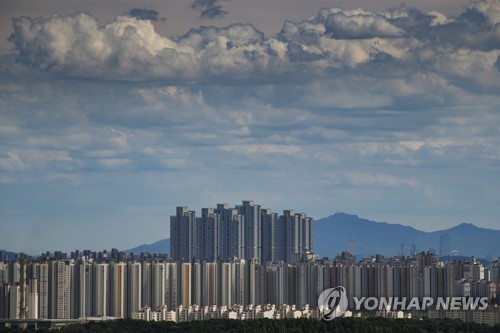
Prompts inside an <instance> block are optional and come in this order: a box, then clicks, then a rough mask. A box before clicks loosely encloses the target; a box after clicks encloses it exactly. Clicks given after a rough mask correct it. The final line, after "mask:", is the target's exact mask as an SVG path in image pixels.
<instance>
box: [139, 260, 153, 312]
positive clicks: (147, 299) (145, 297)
mask: <svg viewBox="0 0 500 333" xmlns="http://www.w3.org/2000/svg"><path fill="white" fill-rule="evenodd" d="M151 282H152V277H151V263H150V262H143V263H142V265H141V293H142V295H141V304H142V306H151V303H152V302H151V296H152V294H151V287H152V285H151Z"/></svg>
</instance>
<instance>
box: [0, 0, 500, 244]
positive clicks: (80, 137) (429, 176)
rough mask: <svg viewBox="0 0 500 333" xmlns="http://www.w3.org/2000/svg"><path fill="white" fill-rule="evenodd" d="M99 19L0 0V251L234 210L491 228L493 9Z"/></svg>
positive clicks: (301, 7) (324, 8)
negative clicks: (246, 203)
mask: <svg viewBox="0 0 500 333" xmlns="http://www.w3.org/2000/svg"><path fill="white" fill-rule="evenodd" d="M110 4H111V3H108V2H102V1H97V0H95V1H94V0H89V1H74V0H72V1H67V0H65V1H59V0H57V1H56V0H50V1H48V0H41V1H25V0H22V1H14V0H8V1H2V2H1V4H0V38H1V41H0V54H1V56H0V221H1V226H2V228H1V232H0V248H5V249H9V250H13V251H26V252H29V253H34V254H36V253H39V252H42V251H46V250H58V249H59V250H64V251H70V250H72V249H95V250H98V249H104V248H111V247H117V248H120V249H126V248H130V247H133V246H135V245H139V244H142V243H151V242H154V241H156V240H159V239H161V238H165V237H168V233H169V216H170V215H171V214H174V212H175V207H176V206H179V205H187V206H189V207H190V208H191V209H193V210H196V211H197V212H200V210H201V207H212V206H215V204H217V203H222V202H227V203H229V204H231V205H235V204H239V203H240V202H241V200H248V199H253V200H254V201H255V202H256V203H258V204H261V205H262V206H263V207H269V208H272V209H273V210H275V211H281V210H282V209H295V210H297V211H301V212H305V213H307V214H308V215H309V216H312V217H314V218H321V217H325V216H328V215H330V214H333V213H335V212H336V211H343V212H348V213H353V214H358V215H360V216H362V217H364V218H369V219H374V220H379V221H387V222H393V223H401V224H405V225H411V226H413V227H415V228H418V229H421V230H438V229H445V228H448V227H451V226H454V225H456V224H459V223H462V222H471V223H474V224H476V225H478V226H481V227H486V228H493V229H498V216H499V215H500V202H499V198H500V177H499V160H500V148H499V147H500V145H499V143H500V135H499V133H500V115H499V111H498V107H499V105H500V95H499V91H500V76H499V70H500V47H499V45H500V33H499V32H500V2H499V1H498V0H496V1H495V0H488V1H480V2H473V3H469V2H466V1H439V2H436V1H406V4H405V5H401V4H400V3H399V2H398V1H390V0H387V1H368V0H366V1H363V0H359V1H323V0H317V1H307V2H305V1H295V0H293V1H292V0H286V1H285V0H273V1H263V0H262V1H261V0H258V1H256V2H249V1H243V0H229V1H201V0H198V1H195V2H194V1H188V0H183V1H181V0H175V1H167V2H165V1H149V2H137V1H128V0H124V1H116V2H113V3H112V5H110Z"/></svg>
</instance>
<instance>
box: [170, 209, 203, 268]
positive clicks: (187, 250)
mask: <svg viewBox="0 0 500 333" xmlns="http://www.w3.org/2000/svg"><path fill="white" fill-rule="evenodd" d="M196 241H197V237H196V216H195V212H193V211H189V209H188V208H187V207H177V210H176V215H175V216H171V217H170V255H171V257H172V258H174V259H176V260H183V261H191V260H192V259H193V258H194V257H195V247H197V245H198V244H197V243H195V242H196Z"/></svg>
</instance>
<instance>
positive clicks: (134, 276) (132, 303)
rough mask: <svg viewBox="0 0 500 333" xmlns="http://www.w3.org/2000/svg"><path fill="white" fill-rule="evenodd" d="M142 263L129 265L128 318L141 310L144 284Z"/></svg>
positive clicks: (130, 263)
mask: <svg viewBox="0 0 500 333" xmlns="http://www.w3.org/2000/svg"><path fill="white" fill-rule="evenodd" d="M141 278H142V274H141V263H140V262H129V263H127V317H130V316H131V314H132V313H133V312H137V311H139V310H140V309H141V307H142V304H141V300H142V283H141Z"/></svg>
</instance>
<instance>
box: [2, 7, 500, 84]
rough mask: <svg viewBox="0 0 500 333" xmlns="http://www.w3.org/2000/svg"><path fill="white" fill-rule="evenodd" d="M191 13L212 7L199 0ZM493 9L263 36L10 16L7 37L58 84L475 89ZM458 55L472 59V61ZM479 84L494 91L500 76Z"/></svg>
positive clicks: (327, 16) (331, 17)
mask: <svg viewBox="0 0 500 333" xmlns="http://www.w3.org/2000/svg"><path fill="white" fill-rule="evenodd" d="M192 6H193V8H206V7H210V6H212V7H213V6H215V7H217V6H218V5H217V1H211V0H210V1H209V0H206V1H205V0H204V1H201V0H200V1H196V2H195V3H193V5H192ZM499 8H500V5H499V3H498V0H483V1H480V2H475V3H473V4H471V5H470V6H469V7H468V8H467V9H466V10H465V11H464V13H462V14H461V15H460V16H459V17H458V18H456V19H448V18H447V17H446V16H444V15H443V14H441V13H437V12H431V13H428V14H426V13H422V12H420V11H418V10H416V9H412V8H406V7H397V8H394V9H392V10H388V11H385V12H380V13H372V12H369V11H365V10H362V9H356V10H343V9H341V8H336V7H334V8H330V9H322V10H320V11H319V12H318V13H317V15H316V16H314V17H311V18H309V19H307V20H305V21H301V22H290V21H289V22H285V24H284V25H283V28H282V30H281V31H280V32H279V33H278V34H276V35H275V36H269V37H266V36H264V34H263V33H262V32H261V31H259V30H258V29H257V28H255V27H254V26H252V25H249V24H232V25H229V26H227V27H221V28H217V27H201V28H197V29H192V30H190V31H189V32H187V33H186V34H184V35H181V36H179V37H175V38H169V37H165V36H161V35H159V34H158V33H157V32H156V31H155V28H154V26H153V24H152V22H151V20H154V19H156V17H157V15H156V14H157V13H156V12H154V13H153V11H151V12H149V11H147V10H146V11H144V10H137V12H134V13H135V14H137V15H132V14H133V13H132V12H131V13H130V14H131V15H129V16H121V17H118V18H117V19H116V21H114V22H112V23H109V24H107V25H104V26H100V25H99V24H98V22H97V20H96V19H95V18H94V17H92V16H90V15H88V14H84V13H80V14H76V15H73V16H64V17H61V16H54V17H51V18H48V19H32V18H28V17H21V18H16V19H14V20H13V27H14V33H13V34H12V35H11V37H10V38H9V40H10V41H11V42H12V43H13V44H14V45H15V46H16V49H17V51H18V58H19V60H20V61H21V62H22V63H24V64H26V65H28V66H31V67H35V68H37V69H38V70H39V71H41V72H47V73H51V74H56V75H58V76H63V77H64V76H68V77H85V78H96V79H106V80H109V79H111V80H132V81H140V80H165V81H171V82H185V83H190V82H206V81H210V82H217V80H219V79H221V80H225V81H226V82H227V81H228V80H230V81H250V82H273V81H275V80H277V79H280V80H293V81H300V82H307V80H308V79H317V78H326V77H329V75H330V74H331V73H335V75H338V74H346V75H353V74H354V75H356V74H362V75H363V76H365V77H370V76H373V77H377V76H379V75H383V76H385V77H391V76H403V75H408V74H412V73H423V72H424V73H425V72H427V73H435V74H437V75H439V76H443V77H444V78H446V79H448V78H452V77H455V76H459V77H467V79H470V82H469V81H463V82H462V84H463V85H471V84H473V83H477V82H478V81H479V80H483V79H485V77H487V76H488V74H487V73H488V72H490V73H491V71H492V70H496V67H497V59H498V56H499V53H498V52H499V48H498V45H500V28H499V27H498V24H497V21H496V17H498V16H499V15H495V13H496V12H497V11H498V10H500V9H499ZM143 14H144V15H143ZM130 16H134V17H130ZM137 17H138V18H139V19H138V18H137ZM143 18H149V19H147V20H144V19H143ZM461 54H470V55H471V56H472V57H473V58H474V59H475V60H474V63H470V60H467V59H470V58H471V57H462V56H461ZM492 59H493V61H492ZM443 64H445V66H443ZM353 71H354V72H353ZM478 72H479V73H482V74H479V75H478ZM483 74H484V75H483ZM484 82H487V84H486V85H487V86H490V87H498V79H495V78H492V77H487V80H484Z"/></svg>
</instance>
